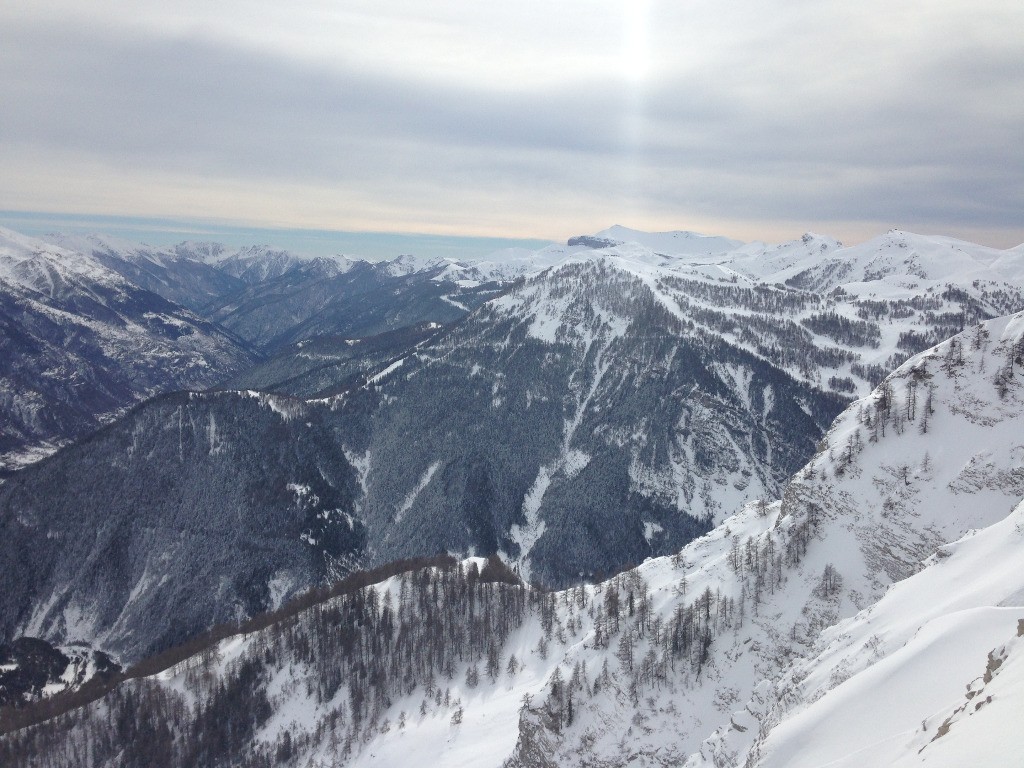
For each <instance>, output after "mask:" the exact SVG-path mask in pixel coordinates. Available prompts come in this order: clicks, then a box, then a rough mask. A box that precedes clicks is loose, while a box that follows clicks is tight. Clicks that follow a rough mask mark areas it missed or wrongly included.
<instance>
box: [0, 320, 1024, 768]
mask: <svg viewBox="0 0 1024 768" xmlns="http://www.w3.org/2000/svg"><path fill="white" fill-rule="evenodd" d="M1022 398H1024V314H1016V315H1012V316H1008V317H1004V318H1001V319H997V320H992V321H987V322H984V323H981V324H978V325H976V326H974V327H972V328H971V329H969V330H967V331H965V332H963V333H961V334H959V335H957V336H956V337H954V338H952V339H950V340H948V341H945V342H943V343H941V344H940V345H938V346H936V347H934V348H931V349H929V350H927V351H926V352H924V353H922V354H919V355H917V356H914V357H912V358H911V359H909V360H908V361H907V362H906V363H904V364H903V365H902V366H900V367H899V368H898V369H897V370H896V371H895V372H894V373H892V374H891V375H890V376H888V377H887V378H886V379H885V380H884V381H883V382H882V383H881V384H880V385H879V386H877V387H876V388H874V389H873V390H872V391H871V392H870V393H869V394H867V395H866V396H865V397H864V398H862V399H859V400H857V401H855V402H853V403H851V404H850V406H849V407H847V408H846V409H845V410H844V411H843V412H842V413H841V414H840V415H839V417H838V418H837V419H836V420H835V421H834V423H833V424H832V426H831V427H830V428H829V430H828V432H827V433H826V435H825V436H824V439H823V440H822V442H821V444H820V446H819V447H818V450H817V451H816V452H815V454H814V456H813V457H812V458H811V459H810V460H809V461H808V462H807V463H806V464H805V465H804V466H803V467H802V468H801V469H800V470H799V471H798V472H796V473H795V474H794V475H793V476H792V477H791V478H790V479H789V481H788V482H787V483H786V485H785V488H784V490H783V493H782V495H781V498H780V499H778V500H776V501H774V502H767V501H764V500H760V501H756V502H751V503H748V504H744V505H742V506H741V507H739V508H737V509H736V510H735V511H734V512H733V513H732V514H730V515H727V516H726V517H725V518H724V519H723V520H722V522H721V523H720V524H719V525H717V526H716V527H715V528H713V529H712V530H711V531H709V532H708V533H707V534H706V535H704V536H702V537H699V538H697V539H696V540H694V541H692V542H691V543H689V544H688V545H686V546H685V547H683V548H682V549H680V550H679V551H678V552H675V553H673V554H671V555H669V556H665V557H658V558H651V559H649V560H647V561H646V562H644V563H643V564H642V565H640V566H639V567H637V568H635V569H630V570H627V571H624V572H622V573H620V574H618V575H616V576H614V577H612V578H611V579H608V580H604V581H599V582H596V583H593V584H581V585H576V586H573V587H570V588H568V589H566V590H564V591H560V592H550V591H545V590H542V589H537V588H531V587H529V586H526V585H524V584H523V583H522V582H521V581H519V580H518V578H517V577H516V575H515V574H514V573H512V572H511V571H509V570H508V569H507V568H505V567H504V566H502V565H500V563H499V562H498V561H497V560H495V559H493V558H491V559H481V558H477V559H470V560H468V561H463V562H461V563H458V562H456V561H454V560H451V559H448V560H444V559H440V560H437V561H435V562H430V563H427V562H422V563H413V562H410V563H407V564H405V565H397V566H396V567H395V569H394V570H393V571H392V572H391V573H385V572H381V573H380V574H379V575H378V576H377V577H376V578H374V577H372V576H369V575H368V576H369V578H368V581H369V582H370V583H369V584H368V583H366V582H352V581H350V582H347V583H346V582H342V583H340V584H339V585H338V588H337V589H336V590H334V591H333V592H332V593H320V594H311V595H310V596H308V598H307V599H305V600H304V601H299V602H298V603H294V604H293V605H292V606H290V607H289V608H286V609H284V610H282V611H280V612H279V613H278V614H277V615H272V616H267V617H265V618H264V619H262V620H261V621H260V622H256V623H253V624H251V625H249V626H247V627H245V628H244V631H243V632H241V633H239V634H234V635H230V633H229V635H230V636H228V637H226V638H224V639H219V640H213V641H211V642H209V643H208V644H207V645H205V646H204V647H202V648H200V649H198V652H197V653H196V654H195V655H193V656H187V657H185V658H179V659H168V660H167V661H164V662H163V663H157V662H154V667H153V668H152V671H150V672H147V670H146V668H144V667H142V666H140V668H138V669H137V670H136V672H135V673H134V674H132V675H130V676H129V677H128V678H127V679H125V680H123V681H122V682H119V683H118V684H117V685H115V686H113V687H110V689H109V691H108V692H107V693H105V694H102V697H101V698H99V699H97V700H96V703H93V704H90V705H87V706H85V707H84V708H82V709H77V710H73V711H71V712H69V713H68V714H64V715H57V716H56V717H55V718H53V719H50V720H47V721H46V722H44V723H42V724H40V725H37V726H34V727H31V728H26V729H22V730H18V731H15V732H12V733H9V734H8V735H7V736H5V737H3V739H2V740H0V749H2V750H6V751H3V752H0V754H2V755H3V758H4V760H5V764H7V763H9V764H12V765H46V764H52V763H54V762H57V763H59V762H60V761H61V760H65V761H67V760H68V759H71V758H73V757H74V756H75V755H79V756H80V755H89V756H90V761H91V762H92V763H93V764H97V765H120V764H138V763H139V762H150V761H155V762H152V764H154V765H187V764H196V763H197V762H199V763H202V764H209V765H218V764H229V763H230V764H233V765H263V764H272V765H273V764H278V765H307V764H331V763H332V762H335V763H339V764H346V765H364V764H365V765H392V764H396V765H397V764H399V763H402V762H404V761H406V760H407V759H408V754H409V751H410V749H413V750H415V753H416V755H417V759H418V760H421V761H423V762H425V763H429V764H449V763H451V764H459V765H481V766H485V765H486V766H493V765H506V766H551V765H597V764H599V765H608V766H625V765H680V764H685V765H687V766H704V765H713V766H738V765H749V766H775V765H785V766H820V765H823V764H828V765H837V766H843V765H850V766H853V765H863V764H864V763H865V762H866V763H868V764H872V765H945V766H951V765H963V764H979V765H1004V764H1012V760H1013V755H1015V754H1017V753H1018V752H1019V749H1020V741H1019V737H1018V736H1017V735H1016V732H1017V729H1016V728H1015V725H1016V723H1017V721H1018V720H1019V714H1020V711H1021V710H1020V704H1021V700H1020V691H1021V683H1022V682H1024V606H1022V603H1021V597H1022V596H1024V567H1022V566H1024V559H1022V558H1024V546H1022V543H1024V542H1022V537H1024V444H1022V441H1021V437H1020V435H1021V434H1022V433H1021V430H1020V424H1019V421H1020V419H1021V414H1022V413H1024V408H1022V405H1024V399H1022ZM172 662H173V663H172ZM100 693H102V692H100ZM1008 760H1009V761H1010V762H1007V761H1008ZM47 761H49V762H47ZM133 761H134V762H133Z"/></svg>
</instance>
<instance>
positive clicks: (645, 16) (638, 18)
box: [621, 0, 651, 85]
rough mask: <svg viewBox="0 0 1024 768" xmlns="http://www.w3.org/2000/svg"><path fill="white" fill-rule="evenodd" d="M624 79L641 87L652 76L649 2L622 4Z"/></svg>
mask: <svg viewBox="0 0 1024 768" xmlns="http://www.w3.org/2000/svg"><path fill="white" fill-rule="evenodd" d="M622 21H623V24H622V36H623V41H622V42H623V45H622V63H621V71H622V75H623V77H624V78H625V79H626V80H628V81H629V82H631V83H633V84H635V85H641V84H642V83H643V82H644V81H645V80H646V79H647V78H648V77H649V76H650V74H651V48H650V46H651V34H650V30H651V4H650V2H649V0H626V2H624V3H623V4H622Z"/></svg>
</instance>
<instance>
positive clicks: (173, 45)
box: [0, 0, 1024, 247]
mask: <svg viewBox="0 0 1024 768" xmlns="http://www.w3.org/2000/svg"><path fill="white" fill-rule="evenodd" d="M0 29H3V44H2V45H0V105H3V106H2V109H0V169H2V172H0V210H6V211H14V212H33V211H36V212H38V211H66V212H70V213H74V214H79V215H91V216H121V217H134V218H143V219H153V218H160V219H168V220H173V221H178V222H197V223H199V224H201V223H202V222H207V221H217V222H222V223H223V224H224V225H225V226H228V227H236V228H241V229H244V228H255V229H270V230H275V231H277V230H290V231H298V230H314V231H321V232H322V231H346V232H399V233H400V232H406V233H409V232H414V233H416V232H423V233H429V234H432V235H438V236H444V237H451V236H460V235H467V236H472V237H498V238H513V239H518V238H539V239H550V240H556V241H561V240H564V239H565V238H567V237H569V236H571V235H574V234H578V233H582V232H594V231H597V230H600V229H603V228H605V227H608V226H610V225H612V224H615V223H619V224H624V225H627V226H632V227H636V228H638V229H644V230H648V231H658V230H674V229H688V230H694V231H699V232H704V233H707V234H721V235H727V236H730V237H734V238H737V239H741V240H754V239H760V240H776V241H779V240H786V239H790V238H793V237H798V236H799V235H800V234H802V233H803V232H805V231H808V230H811V231H817V232H822V233H825V234H829V235H832V236H835V237H838V238H839V239H841V240H843V241H845V242H857V241H860V240H863V239H866V238H868V237H872V236H874V235H877V234H880V233H881V232H884V231H886V230H888V229H890V228H893V227H898V228H902V229H906V230H909V231H914V232H919V233H922V234H945V235H951V236H955V237H962V238H964V239H969V240H974V241H976V242H981V243H984V244H987V245H995V246H1001V247H1009V246H1015V245H1017V244H1019V243H1021V242H1022V241H1024V141H1022V140H1021V137H1022V136H1024V45H1021V37H1020V35H1021V30H1024V3H1021V2H1020V0H972V1H971V2H968V0H898V1H897V2H893V0H861V2H858V3H850V2H848V0H736V1H735V2H733V3H729V4H724V5H723V4H722V3H718V2H712V0H688V1H687V2H685V3H679V2H668V1H667V0H625V1H624V0H563V1H562V2H558V3H550V2H545V1H544V0H516V1H515V2H511V3H501V4H494V3H480V2H478V0H436V1H435V2H432V3H422V2H416V1H414V0H393V2H389V3H386V4H381V3H379V2H374V1H373V0H345V1H344V2H338V0H304V2H302V3H297V4H283V3H279V2H272V1H271V0H222V2H218V3H209V2H206V0H180V2H178V3H174V4H167V3H165V2H158V1H157V0H35V2H32V3H16V2H10V3H4V4H0ZM190 226H196V225H195V224H192V225H190Z"/></svg>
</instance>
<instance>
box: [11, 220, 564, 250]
mask: <svg viewBox="0 0 1024 768" xmlns="http://www.w3.org/2000/svg"><path fill="white" fill-rule="evenodd" d="M0 226H5V227H8V228H9V229H13V230H15V231H17V232H21V233H23V234H26V235H32V236H34V237H40V236H43V235H48V234H51V233H54V232H60V233H65V234H79V235H90V234H104V235H111V236H114V237H119V238H124V239H126V240H132V241H136V242H140V243H146V244H148V245H154V246H168V245H177V244H178V243H180V242H182V241H184V240H200V241H209V242H216V243H223V244H224V245H228V246H234V247H242V246H247V245H272V246H275V247H278V248H284V249H286V250H290V251H293V252H295V253H299V254H304V255H307V256H335V255H339V254H340V255H344V256H352V257H359V258H365V259H369V260H370V261H377V260H381V259H393V258H395V257H396V256H400V255H402V254H413V255H416V256H421V257H427V258H433V257H450V258H455V259H465V258H470V259H471V258H477V257H481V256H486V255H488V254H490V253H494V252H495V251H499V250H502V249H505V248H528V249H530V250H536V249H538V248H543V247H544V246H546V245H548V244H549V243H550V241H548V240H538V239H530V238H500V237H468V236H456V235H431V234H421V233H414V232H343V231H337V230H316V229H288V228H268V227H246V226H233V225H231V224H224V223H217V222H203V221H194V220H184V219H166V218H145V217H132V216H94V215H89V214H73V213H68V214H57V213H42V212H34V211H28V212H26V211H0Z"/></svg>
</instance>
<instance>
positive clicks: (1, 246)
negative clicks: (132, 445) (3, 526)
mask: <svg viewBox="0 0 1024 768" xmlns="http://www.w3.org/2000/svg"><path fill="white" fill-rule="evenodd" d="M0 328H2V332H0V419H2V422H3V428H2V429H0V455H2V458H0V463H2V464H7V465H10V464H17V463H18V461H20V460H22V459H24V458H25V457H26V453H29V454H31V452H32V451H33V450H35V449H44V450H45V449H46V446H47V445H48V444H52V443H55V442H56V443H59V442H62V441H66V440H68V439H69V438H74V437H78V436H81V435H83V434H85V433H87V432H88V431H90V430H92V429H95V428H96V427H97V426H98V425H99V424H100V423H102V422H103V421H104V420H109V419H110V418H112V417H113V415H114V414H116V413H117V412H119V411H121V410H123V409H124V408H126V407H127V406H129V405H131V404H132V403H134V402H137V401H139V400H141V399H143V398H145V397H148V396H150V395H152V394H154V393H156V392H160V391H167V390H169V389H188V388H205V387H207V386H210V385H211V384H213V383H215V382H216V381H218V380H219V379H220V378H223V376H224V375H225V374H226V373H228V372H232V371H238V370H241V369H242V368H244V367H248V366H249V365H251V364H252V363H253V362H254V361H255V356H254V354H253V353H252V351H251V350H250V349H249V348H248V346H247V345H246V344H245V343H244V342H242V341H241V339H239V338H238V337H236V336H234V335H232V334H230V333H228V332H226V331H224V330H223V329H222V328H219V327H218V326H216V325H214V324H212V323H210V322H208V321H206V320H203V319H202V318H200V317H198V316H197V315H195V314H193V313H192V312H190V311H188V310H186V309H184V308H182V307H181V306H179V305H176V304H173V303H171V302H170V301H168V300H166V299H164V298H163V297H161V296H160V295H157V294H156V293H153V292H151V291H149V290H146V289H144V288H140V287H138V286H137V285H135V284H134V283H132V282H129V281H128V280H126V279H125V278H123V277H122V276H121V275H120V274H118V273H117V272H116V271H114V270H112V269H110V268H109V267H108V266H106V264H105V263H104V262H103V261H102V260H100V259H97V258H95V257H93V256H90V255H86V254H82V253H78V252H73V251H69V250H66V249H64V248H62V247H60V246H55V245H52V244H49V243H46V242H43V241H41V240H36V239H33V238H28V237H24V236H22V235H19V234H17V233H15V232H11V231H10V230H6V229H0ZM50 449H51V450H52V447H51V448H50ZM19 457H20V458H19Z"/></svg>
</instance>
